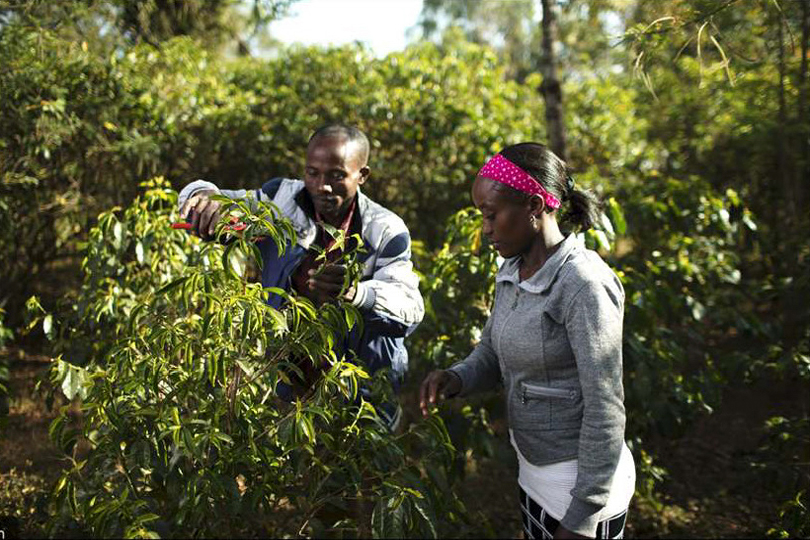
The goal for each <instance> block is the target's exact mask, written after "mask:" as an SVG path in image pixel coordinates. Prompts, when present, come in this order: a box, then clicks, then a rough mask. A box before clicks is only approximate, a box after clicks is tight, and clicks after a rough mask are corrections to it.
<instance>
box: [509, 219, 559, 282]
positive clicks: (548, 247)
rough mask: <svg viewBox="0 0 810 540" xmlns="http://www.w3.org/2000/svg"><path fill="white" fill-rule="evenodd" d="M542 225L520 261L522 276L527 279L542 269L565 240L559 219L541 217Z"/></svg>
mask: <svg viewBox="0 0 810 540" xmlns="http://www.w3.org/2000/svg"><path fill="white" fill-rule="evenodd" d="M541 219H542V220H543V221H542V226H541V227H540V230H539V231H538V233H537V234H536V235H535V237H534V241H533V242H532V244H531V245H530V246H529V249H527V250H526V251H525V252H524V253H523V254H522V258H521V261H520V278H521V279H526V278H528V277H530V276H531V275H532V274H534V273H535V272H537V271H538V270H540V268H542V267H543V265H544V264H546V261H547V260H548V259H549V258H550V257H551V256H552V255H553V254H554V252H555V251H557V250H558V249H559V248H560V244H562V241H563V240H565V236H563V234H562V232H560V228H559V226H558V225H557V221H556V220H555V219H553V218H547V217H545V216H544V217H543V218H541Z"/></svg>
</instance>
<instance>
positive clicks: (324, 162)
mask: <svg viewBox="0 0 810 540" xmlns="http://www.w3.org/2000/svg"><path fill="white" fill-rule="evenodd" d="M368 156H369V143H368V138H366V136H365V134H364V133H363V132H362V131H360V130H359V129H357V128H355V127H351V126H346V125H342V124H332V125H327V126H324V127H322V128H320V129H318V130H317V131H316V132H315V133H314V134H313V135H312V137H310V139H309V144H308V145H307V154H306V164H305V168H304V179H303V181H301V180H293V179H287V178H274V179H272V180H270V181H269V182H266V183H265V184H264V185H263V186H262V187H261V189H255V190H244V189H241V190H220V189H219V188H217V187H216V186H215V185H214V184H212V183H211V182H206V181H203V180H197V181H195V182H192V183H191V184H189V185H187V186H186V187H185V188H183V190H182V191H181V192H180V198H179V205H180V215H181V217H182V218H184V219H186V218H189V219H190V220H191V223H192V228H193V230H194V231H195V232H196V233H197V234H198V235H199V236H200V237H202V238H204V239H211V238H212V237H213V235H214V229H215V227H216V224H217V222H218V220H219V215H220V211H221V204H220V203H219V202H217V201H214V200H212V199H211V198H210V196H211V195H212V194H222V195H224V196H226V197H229V198H232V199H244V200H247V201H264V202H273V203H274V204H275V205H276V206H278V208H279V209H280V210H281V212H282V214H283V215H284V216H285V217H286V218H288V219H290V220H291V221H292V224H293V227H294V228H295V231H296V234H297V236H298V238H297V243H296V244H295V245H294V246H288V249H286V250H284V253H283V254H279V251H280V250H279V249H278V247H277V246H276V245H275V243H274V242H273V241H272V240H270V239H267V240H264V241H262V242H260V243H259V249H260V251H261V253H262V259H263V268H262V285H263V286H264V287H279V288H283V289H286V290H292V291H295V292H297V293H298V294H301V295H304V296H307V297H308V298H310V299H311V300H312V301H313V302H314V303H315V304H316V305H319V304H321V303H323V302H326V301H329V300H331V299H336V298H337V296H338V295H339V294H340V291H341V289H342V285H343V278H344V276H345V274H346V267H345V266H343V265H338V264H334V263H328V264H326V266H325V268H324V270H323V271H322V272H320V273H317V275H316V272H315V270H316V267H317V263H316V262H315V257H316V253H315V251H314V250H312V249H310V248H311V247H312V246H315V245H318V246H320V247H321V248H323V247H326V246H327V245H328V241H329V237H328V235H326V234H325V233H324V232H323V228H322V227H320V224H321V223H328V224H329V225H331V226H333V227H335V228H338V229H342V230H343V231H344V232H346V233H347V236H348V235H353V234H358V235H360V237H361V239H362V241H363V243H364V247H365V250H366V251H365V253H363V255H362V260H361V262H363V264H364V266H363V275H362V277H361V279H360V282H359V283H357V285H356V286H353V287H351V288H350V289H349V290H348V291H346V292H345V293H344V297H343V298H342V299H343V300H345V301H348V302H351V303H352V304H353V305H354V306H356V307H357V308H358V309H359V310H360V313H361V314H362V316H363V319H364V325H363V331H362V334H361V333H360V332H358V331H357V329H355V330H353V331H352V332H351V333H350V334H349V335H348V336H346V340H345V343H344V344H343V348H344V350H351V351H353V352H354V353H355V354H357V356H358V358H360V359H361V360H362V361H363V362H364V363H365V365H366V368H367V369H368V371H369V372H371V373H374V372H375V371H377V370H379V369H381V368H390V370H391V371H390V373H391V378H392V382H393V384H394V388H395V389H396V388H398V386H399V384H400V383H401V381H402V377H403V376H404V373H405V371H406V369H407V366H408V353H407V350H406V349H405V343H404V339H405V336H407V335H408V334H410V333H411V332H412V331H413V330H414V329H415V328H416V326H417V325H418V324H419V322H421V320H422V317H423V315H424V304H423V301H422V296H421V294H420V293H419V288H418V285H419V279H418V277H417V276H416V274H415V273H414V271H413V265H412V264H411V260H410V256H411V239H410V233H409V232H408V228H407V227H406V226H405V223H404V222H403V221H402V219H400V218H399V216H397V215H396V214H394V213H393V212H391V211H390V210H388V209H386V208H384V207H382V206H380V205H379V204H377V203H375V202H373V201H372V200H370V199H369V198H368V197H366V196H365V195H363V194H362V193H361V191H360V186H361V185H362V184H363V183H365V181H366V179H368V176H369V173H370V169H369V167H368ZM268 302H269V303H270V304H271V305H273V306H274V307H280V305H281V302H282V299H281V298H280V297H278V296H276V295H271V296H270V298H269V299H268ZM377 410H378V412H380V414H381V415H382V416H383V419H384V420H386V422H387V423H388V425H389V426H390V427H392V429H393V428H395V426H396V425H397V423H398V421H399V416H400V414H401V409H400V408H399V407H398V406H396V405H390V404H387V405H386V404H382V405H378V407H377Z"/></svg>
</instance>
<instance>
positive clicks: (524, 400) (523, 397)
mask: <svg viewBox="0 0 810 540" xmlns="http://www.w3.org/2000/svg"><path fill="white" fill-rule="evenodd" d="M520 402H521V404H523V405H526V387H525V386H524V387H523V395H522V396H521V397H520Z"/></svg>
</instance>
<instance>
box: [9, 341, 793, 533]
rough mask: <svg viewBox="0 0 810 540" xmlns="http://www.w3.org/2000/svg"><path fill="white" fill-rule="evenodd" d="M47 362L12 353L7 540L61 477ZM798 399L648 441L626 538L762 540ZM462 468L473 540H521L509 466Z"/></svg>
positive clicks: (755, 392) (760, 403)
mask: <svg viewBox="0 0 810 540" xmlns="http://www.w3.org/2000/svg"><path fill="white" fill-rule="evenodd" d="M47 362H48V360H47V358H44V357H38V356H27V355H22V354H21V353H20V354H18V353H17V352H16V351H13V358H12V362H11V380H10V395H11V401H10V411H9V416H8V418H7V421H6V424H5V425H4V426H3V427H1V428H0V429H2V437H0V528H2V529H4V530H5V532H6V536H5V537H6V538H11V537H25V538H31V537H43V536H45V535H46V534H47V533H46V530H45V529H44V522H45V515H46V508H45V498H44V495H45V493H47V490H48V489H49V488H50V486H51V485H52V484H53V483H54V482H55V480H56V479H57V478H58V475H59V472H60V470H61V467H62V462H61V461H60V454H59V452H58V450H57V449H56V448H55V447H54V445H53V443H52V442H51V441H50V439H49V438H48V425H49V423H50V421H51V420H52V419H53V417H54V416H55V410H52V411H49V410H48V409H47V407H46V406H45V404H44V398H43V397H42V396H40V395H38V394H36V393H35V392H34V390H33V388H34V386H35V384H36V381H37V380H38V378H39V377H42V376H43V374H44V371H45V369H46V367H47ZM806 393H807V392H806V388H802V385H801V384H798V383H790V382H780V383H778V384H775V383H774V382H773V381H763V382H760V383H758V384H755V385H743V386H737V387H732V388H730V389H729V391H728V392H727V393H726V396H725V397H724V400H723V403H722V405H721V407H720V408H719V409H718V410H716V411H715V412H714V414H711V415H706V416H704V417H701V418H699V419H697V420H696V421H695V422H694V423H693V424H692V425H691V426H690V427H689V429H688V430H687V431H686V432H685V433H684V434H683V435H682V436H680V437H678V438H676V439H671V438H670V439H666V440H665V439H661V440H657V441H650V442H649V446H650V447H649V448H648V450H649V451H651V453H652V454H653V455H655V456H656V464H657V465H658V466H661V467H664V468H665V469H666V470H667V475H666V476H665V479H664V480H663V481H662V482H661V483H659V484H658V485H657V486H656V492H657V497H656V499H645V498H642V497H636V498H635V499H634V501H633V505H632V507H631V509H630V514H629V521H628V526H627V530H626V536H627V537H628V538H634V537H635V538H654V537H656V538H706V537H715V538H717V537H723V538H737V537H762V536H765V535H766V533H767V532H768V530H769V529H770V528H771V527H772V526H773V525H774V522H775V520H776V516H777V515H778V508H779V505H780V504H781V503H783V502H784V501H785V496H784V493H786V492H789V491H790V490H789V489H788V490H787V491H786V490H785V489H782V488H785V487H786V486H784V485H781V486H780V485H775V484H774V482H778V481H779V479H778V477H775V476H774V467H779V466H780V465H782V466H784V463H782V464H780V463H779V461H778V460H779V456H778V455H775V454H767V453H765V454H763V451H762V450H761V447H762V446H763V443H764V441H765V440H766V439H765V433H764V424H765V421H766V420H767V419H768V418H770V417H773V416H776V415H780V414H781V415H785V414H786V410H787V409H791V408H794V410H795V406H796V405H803V407H804V410H806V406H807V404H806V400H807V399H808V397H807V396H805V394H806ZM752 396H756V397H757V399H752ZM407 401H409V400H406V403H407ZM802 402H804V403H802ZM57 405H58V404H57ZM410 405H411V404H410V403H408V404H407V405H406V406H410ZM499 431H503V429H499ZM498 441H499V442H498V444H500V445H502V448H501V449H500V450H501V451H499V452H498V454H499V455H504V454H503V453H504V452H506V453H507V454H508V452H509V450H508V447H507V442H506V438H505V435H504V434H503V433H501V434H499V439H498ZM636 459H637V460H638V456H636ZM769 460H771V461H770V462H769ZM470 463H471V465H470V467H468V469H469V470H468V473H467V476H466V479H465V480H464V483H463V485H462V486H461V489H459V490H458V492H459V493H461V494H462V497H463V500H464V502H465V504H466V506H467V508H468V510H470V511H471V512H472V514H473V515H474V516H477V517H478V518H480V519H481V524H482V525H481V531H480V533H481V534H482V535H488V536H489V535H494V536H496V537H501V538H520V537H522V533H521V525H520V516H519V511H518V506H517V504H518V502H517V493H516V492H517V483H516V469H515V465H514V462H513V460H510V459H498V460H494V459H478V460H475V459H473V460H471V461H470ZM774 478H776V480H769V479H774ZM802 478H804V479H806V478H807V475H806V474H804V475H803V476H802ZM637 487H638V486H637ZM794 493H795V491H794Z"/></svg>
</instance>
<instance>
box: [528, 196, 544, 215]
mask: <svg viewBox="0 0 810 540" xmlns="http://www.w3.org/2000/svg"><path fill="white" fill-rule="evenodd" d="M545 209H546V201H545V200H544V199H543V197H541V196H540V195H532V196H531V197H530V198H529V213H530V214H531V215H533V216H535V217H538V218H539V217H540V216H541V215H543V211H544V210H545Z"/></svg>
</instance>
